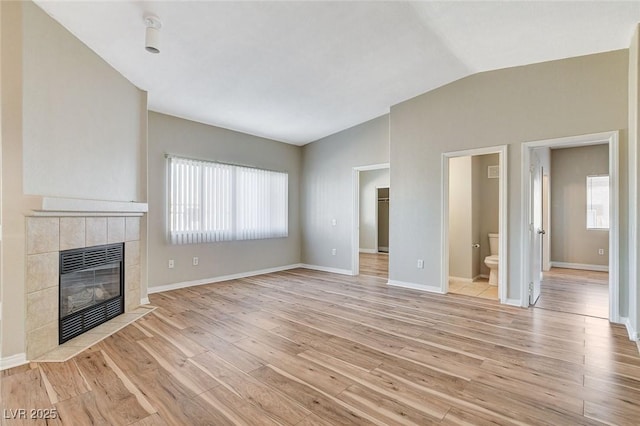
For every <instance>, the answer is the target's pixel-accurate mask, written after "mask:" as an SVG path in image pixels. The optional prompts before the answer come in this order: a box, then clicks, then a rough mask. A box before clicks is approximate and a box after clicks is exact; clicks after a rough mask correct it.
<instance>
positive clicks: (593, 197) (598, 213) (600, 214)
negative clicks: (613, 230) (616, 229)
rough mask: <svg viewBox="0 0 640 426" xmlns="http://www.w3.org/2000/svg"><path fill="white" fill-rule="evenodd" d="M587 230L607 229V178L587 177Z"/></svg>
mask: <svg viewBox="0 0 640 426" xmlns="http://www.w3.org/2000/svg"><path fill="white" fill-rule="evenodd" d="M587 229H609V176H606V175H604V176H587Z"/></svg>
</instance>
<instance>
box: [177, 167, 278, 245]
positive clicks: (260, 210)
mask: <svg viewBox="0 0 640 426" xmlns="http://www.w3.org/2000/svg"><path fill="white" fill-rule="evenodd" d="M167 158H168V165H169V188H168V189H169V194H168V198H169V224H168V226H169V239H170V241H171V243H173V244H198V243H209V242H216V241H231V240H257V239H265V238H279V237H286V236H287V235H288V198H289V196H288V177H289V176H288V174H287V173H283V172H277V171H271V170H262V169H257V168H252V167H244V166H236V165H231V164H223V163H216V162H212V161H203V160H191V159H187V158H181V157H174V156H168V157H167Z"/></svg>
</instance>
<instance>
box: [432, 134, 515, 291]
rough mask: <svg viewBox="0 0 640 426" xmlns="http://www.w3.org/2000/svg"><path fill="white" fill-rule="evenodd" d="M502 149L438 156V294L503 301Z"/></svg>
mask: <svg viewBox="0 0 640 426" xmlns="http://www.w3.org/2000/svg"><path fill="white" fill-rule="evenodd" d="M506 153H507V147H506V146H499V147H489V148H479V149H473V150H467V151H456V152H449V153H444V154H443V155H442V170H443V178H442V185H443V192H442V194H443V203H442V206H443V211H442V222H443V226H442V253H443V256H442V277H441V288H442V291H443V293H448V292H451V293H461V294H465V295H470V296H480V297H486V298H489V299H496V300H500V301H501V302H502V303H505V302H506V276H505V274H506V271H507V255H508V253H507V251H506V241H507V226H506V200H507V192H506V180H507V179H506V172H507V167H506ZM483 188H484V189H483ZM492 248H493V250H492ZM480 287H482V288H480Z"/></svg>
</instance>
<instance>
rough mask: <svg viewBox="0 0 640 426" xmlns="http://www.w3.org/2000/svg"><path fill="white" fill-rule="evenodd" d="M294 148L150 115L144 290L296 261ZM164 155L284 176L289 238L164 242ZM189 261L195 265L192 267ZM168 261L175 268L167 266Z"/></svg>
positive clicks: (297, 160)
mask: <svg viewBox="0 0 640 426" xmlns="http://www.w3.org/2000/svg"><path fill="white" fill-rule="evenodd" d="M301 151H302V149H301V148H300V147H297V146H293V145H288V144H284V143H281V142H276V141H272V140H267V139H263V138H259V137H256V136H251V135H247V134H243V133H238V132H233V131H230V130H225V129H221V128H219V127H213V126H208V125H205V124H200V123H196V122H193V121H188V120H183V119H181V118H177V117H172V116H169V115H164V114H159V113H155V112H149V155H148V161H149V214H148V223H149V288H150V290H152V289H153V288H154V287H158V286H163V285H169V284H176V283H183V282H190V281H199V280H206V279H209V278H216V277H221V276H226V275H232V274H237V273H244V272H251V271H258V270H263V269H268V268H274V267H280V266H287V265H292V264H297V263H299V262H300V241H301V232H300V214H299V210H298V206H299V188H300V187H299V185H300V174H301V170H300V165H301ZM165 154H174V155H181V156H185V157H191V158H201V159H206V160H213V161H219V162H226V163H234V164H243V165H247V166H252V167H259V168H264V169H269V170H277V171H283V172H288V173H289V236H288V237H287V238H275V239H266V240H256V241H225V242H220V243H209V244H189V245H172V244H169V243H168V242H167V227H166V215H167V200H166V179H167V176H166V159H165ZM194 256H197V257H198V258H199V265H198V266H193V265H192V259H193V257H194ZM169 259H173V260H174V261H175V267H174V268H173V269H169V268H168V267H167V265H168V261H169Z"/></svg>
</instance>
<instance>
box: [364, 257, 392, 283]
mask: <svg viewBox="0 0 640 426" xmlns="http://www.w3.org/2000/svg"><path fill="white" fill-rule="evenodd" d="M360 275H371V276H374V277H382V278H388V277H389V254H387V253H360Z"/></svg>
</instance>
